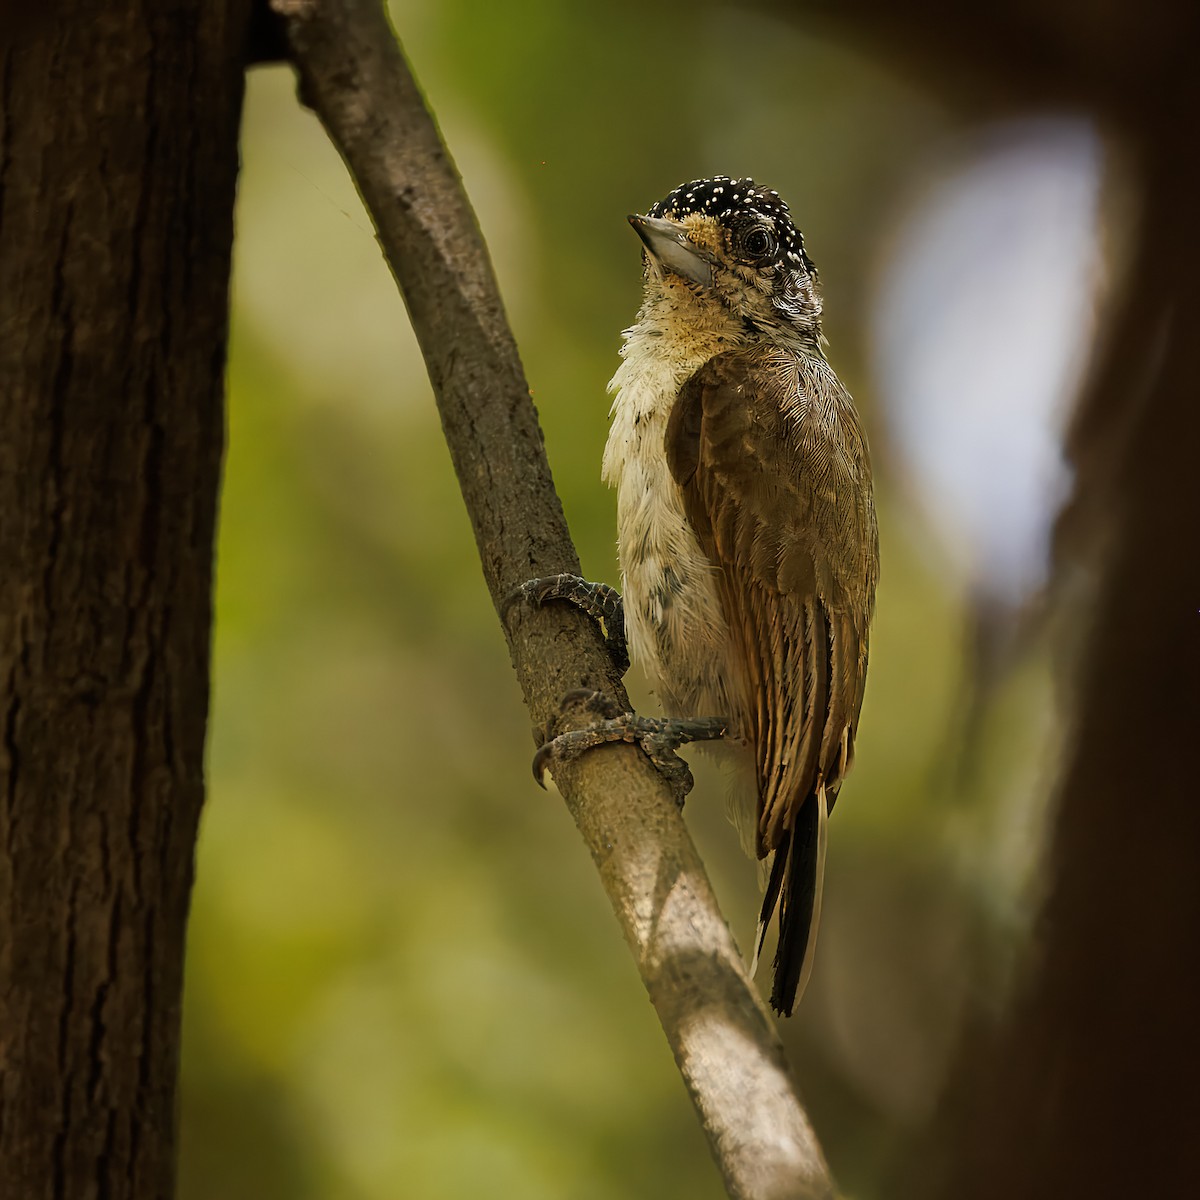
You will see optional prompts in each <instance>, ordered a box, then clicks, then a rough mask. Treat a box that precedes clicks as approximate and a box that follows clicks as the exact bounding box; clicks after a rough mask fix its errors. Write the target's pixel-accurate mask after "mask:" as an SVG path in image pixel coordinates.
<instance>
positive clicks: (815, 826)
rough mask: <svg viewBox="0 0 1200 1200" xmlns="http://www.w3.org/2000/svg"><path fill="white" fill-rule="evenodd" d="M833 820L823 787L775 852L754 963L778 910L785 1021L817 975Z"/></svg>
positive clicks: (778, 970) (779, 1007) (774, 1000)
mask: <svg viewBox="0 0 1200 1200" xmlns="http://www.w3.org/2000/svg"><path fill="white" fill-rule="evenodd" d="M828 820H829V808H828V805H827V802H826V798H825V789H824V788H823V787H822V788H819V789H818V790H817V792H816V794H815V795H812V796H809V797H808V799H807V800H806V801H805V802H804V803H803V804H802V805H801V806H800V811H799V812H798V813H797V814H796V823H795V825H794V826H793V828H792V829H791V831H790V832H789V833H788V834H786V835H785V836H784V838H783V839H782V840H781V841H780V844H779V845H778V846H777V847H776V849H775V857H774V859H773V860H772V863H771V875H770V878H769V879H768V880H767V890H766V894H765V895H764V896H763V906H762V911H761V913H760V915H759V918H758V942H757V946H756V948H755V952H754V959H755V963H757V961H758V955H759V953H760V952H761V951H762V945H763V939H764V937H765V936H766V932H767V925H768V924H770V921H771V917H772V915H773V914H774V913H775V911H776V908H777V907H778V911H779V943H778V946H777V948H776V950H775V978H774V981H773V983H772V986H771V1007H772V1008H773V1009H774V1010H775V1011H776V1012H777V1013H779V1015H780V1016H783V1017H790V1016H791V1015H792V1010H793V1009H794V1008H795V1007H796V1001H797V1000H798V999H799V998H800V997H801V996H802V995H803V994H804V988H805V985H806V984H807V983H808V977H809V975H810V974H811V973H812V961H813V952H814V950H815V949H816V944H817V925H818V924H819V923H820V919H821V885H822V883H823V882H824V878H825V837H826V829H827V822H828Z"/></svg>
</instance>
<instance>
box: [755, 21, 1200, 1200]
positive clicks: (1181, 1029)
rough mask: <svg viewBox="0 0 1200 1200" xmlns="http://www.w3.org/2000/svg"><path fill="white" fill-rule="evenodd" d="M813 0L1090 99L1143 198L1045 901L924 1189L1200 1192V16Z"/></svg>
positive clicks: (960, 1091)
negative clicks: (1199, 1162)
mask: <svg viewBox="0 0 1200 1200" xmlns="http://www.w3.org/2000/svg"><path fill="white" fill-rule="evenodd" d="M766 7H768V8H772V9H775V10H778V11H781V12H789V11H791V10H793V9H794V8H795V7H797V6H795V5H793V4H789V3H786V2H782V0H779V2H775V3H772V2H770V0H767V3H766ZM799 7H802V8H803V9H805V10H806V11H808V12H811V13H812V14H813V15H814V16H818V15H819V16H820V17H821V18H824V19H827V20H831V21H837V22H842V23H844V24H843V25H842V31H843V32H844V33H847V34H849V35H850V36H852V37H855V38H856V39H857V40H862V41H866V42H870V43H873V44H874V46H875V48H876V49H877V50H879V52H880V53H881V54H882V55H883V56H884V57H886V58H887V59H889V60H890V61H892V62H902V63H905V64H906V65H907V66H909V67H910V68H915V69H916V70H917V72H918V73H919V75H920V78H921V79H922V80H923V81H924V82H925V83H926V85H929V86H934V87H938V86H940V87H941V89H942V90H943V91H945V92H951V93H957V96H958V98H959V99H960V100H964V99H965V100H966V101H967V102H968V103H969V104H973V105H975V106H976V107H977V109H978V110H979V111H980V112H981V113H986V114H990V115H996V114H1005V113H1011V112H1028V111H1029V110H1030V109H1031V108H1037V107H1045V108H1059V109H1061V108H1067V109H1069V110H1073V111H1084V112H1090V113H1091V114H1093V115H1094V116H1095V118H1096V119H1097V120H1098V121H1099V122H1100V123H1101V125H1102V127H1103V128H1104V130H1105V132H1106V133H1108V134H1109V135H1110V138H1111V142H1110V145H1112V146H1113V147H1114V148H1115V149H1117V150H1118V151H1119V160H1120V161H1119V162H1118V167H1119V168H1127V169H1129V170H1130V173H1131V176H1132V178H1133V182H1134V183H1135V184H1136V188H1137V192H1138V195H1139V198H1140V210H1139V212H1138V213H1137V218H1138V224H1137V228H1136V229H1135V230H1134V231H1133V235H1132V246H1131V255H1130V261H1129V264H1128V270H1127V271H1125V272H1123V273H1121V274H1120V275H1119V276H1118V277H1117V278H1116V279H1115V280H1114V282H1115V283H1116V284H1117V291H1116V294H1115V296H1114V303H1113V311H1112V312H1111V314H1109V327H1110V330H1111V335H1110V337H1109V338H1108V340H1107V342H1106V344H1105V345H1103V346H1102V347H1101V349H1100V352H1099V354H1098V356H1097V361H1096V363H1095V364H1094V371H1093V378H1092V383H1091V386H1090V388H1089V389H1088V392H1087V394H1086V395H1085V397H1084V398H1083V401H1082V403H1081V405H1080V409H1079V413H1078V415H1077V418H1076V422H1075V428H1074V430H1073V434H1072V438H1071V444H1070V452H1071V457H1072V460H1073V462H1074V465H1075V467H1076V470H1077V476H1076V488H1075V496H1074V499H1073V502H1072V505H1071V508H1070V510H1069V512H1068V513H1067V514H1066V517H1065V519H1064V520H1063V522H1062V525H1061V528H1060V537H1059V547H1058V549H1059V563H1058V576H1059V582H1060V584H1064V585H1066V587H1065V590H1066V591H1068V592H1069V593H1070V596H1069V598H1068V599H1069V601H1070V602H1072V603H1073V604H1074V607H1073V608H1072V609H1071V610H1070V612H1069V616H1070V618H1071V619H1072V621H1073V622H1074V626H1075V627H1074V628H1069V629H1067V628H1064V629H1063V632H1064V634H1065V635H1066V636H1067V638H1068V639H1069V640H1071V641H1073V642H1075V643H1081V650H1080V652H1079V654H1078V655H1077V658H1076V661H1074V663H1073V665H1072V667H1071V669H1070V673H1069V674H1070V678H1069V681H1068V686H1067V688H1065V689H1064V694H1065V696H1066V699H1067V702H1068V703H1069V705H1070V706H1071V714H1070V715H1071V717H1072V718H1073V720H1072V733H1073V742H1072V744H1071V747H1070V750H1069V752H1068V755H1067V759H1066V767H1065V773H1064V778H1063V780H1062V784H1061V787H1060V791H1059V797H1058V806H1057V813H1056V821H1055V825H1054V829H1053V835H1052V841H1051V845H1050V847H1049V853H1048V855H1047V861H1046V867H1047V876H1046V881H1045V896H1044V900H1043V903H1042V907H1041V912H1040V914H1039V919H1038V922H1037V925H1036V928H1035V937H1034V941H1033V945H1032V947H1031V950H1030V954H1029V955H1028V958H1027V962H1026V969H1025V973H1024V976H1023V979H1022V980H1021V984H1020V986H1019V988H1018V990H1017V994H1016V996H1015V998H1014V1002H1013V1003H1012V1005H1011V1007H1010V1010H1009V1011H1008V1012H1007V1013H1006V1014H1005V1015H1004V1017H1003V1019H1002V1020H1001V1021H1000V1023H999V1026H998V1027H997V1028H996V1029H995V1030H994V1031H993V1033H992V1035H991V1036H990V1037H989V1038H988V1039H987V1041H988V1044H987V1045H986V1046H981V1045H979V1044H974V1045H972V1046H970V1047H968V1048H967V1049H966V1052H965V1053H964V1055H963V1057H962V1060H961V1062H960V1064H959V1068H958V1071H957V1078H956V1079H955V1081H954V1083H953V1086H952V1090H951V1094H952V1095H953V1096H954V1097H955V1103H952V1104H950V1105H948V1106H947V1110H948V1112H951V1113H952V1115H951V1116H949V1117H948V1119H947V1120H946V1121H945V1122H944V1123H943V1124H942V1125H941V1126H940V1128H938V1129H937V1130H936V1132H935V1135H934V1141H933V1143H932V1144H931V1146H930V1150H931V1153H930V1155H929V1156H928V1157H929V1160H930V1162H927V1163H926V1164H924V1166H925V1168H928V1167H929V1166H930V1163H931V1162H932V1160H938V1161H939V1162H940V1168H941V1173H942V1178H941V1179H940V1181H939V1182H938V1183H936V1184H933V1182H932V1180H931V1179H930V1177H929V1174H928V1171H927V1170H922V1171H921V1172H919V1174H920V1175H921V1176H922V1178H921V1180H920V1182H919V1184H918V1186H917V1187H916V1188H914V1189H913V1194H914V1195H918V1196H923V1197H928V1196H930V1195H935V1196H944V1197H946V1200H960V1198H962V1197H971V1200H1010V1198H1012V1197H1021V1198H1022V1200H1064V1198H1065V1197H1077V1196H1078V1197H1082V1196H1086V1197H1088V1198H1089V1200H1110V1198H1111V1200H1124V1198H1126V1197H1130V1196H1156V1197H1157V1196H1161V1197H1176V1196H1178V1197H1183V1196H1192V1195H1196V1194H1197V1193H1198V1191H1200V1185H1198V1184H1197V1178H1196V1177H1197V1170H1196V1166H1195V1163H1194V1161H1193V1160H1194V1152H1193V1144H1194V1139H1195V1131H1196V1127H1197V1122H1198V1121H1200V1090H1198V1088H1197V1078H1198V1077H1200V1019H1198V1018H1197V997H1198V996H1200V867H1198V866H1197V856H1198V853H1200V760H1198V755H1197V747H1198V746H1200V467H1198V465H1197V458H1198V454H1200V395H1198V391H1200V388H1198V383H1197V380H1198V378H1200V372H1198V367H1197V362H1198V355H1197V350H1196V330H1197V329H1200V289H1198V287H1197V283H1196V281H1197V279H1200V223H1198V222H1197V219H1196V197H1197V195H1200V161H1198V159H1197V154H1196V144H1197V132H1196V131H1197V129H1200V75H1198V74H1197V72H1196V68H1195V62H1194V58H1195V47H1196V45H1197V44H1198V43H1200V6H1197V5H1196V4H1195V2H1194V0H1144V2H1143V3H1141V4H1139V5H1137V6H1135V7H1130V6H1128V5H1122V4H1081V3H1079V2H1078V0H1043V2H1041V3H1038V4H1022V3H997V4H990V5H979V6H971V5H961V4H957V3H955V2H954V0H913V2H912V3H910V4H908V5H905V6H897V5H895V4H892V3H890V2H889V0H854V2H853V3H850V4H846V5H844V6H841V7H840V8H839V9H838V10H837V11H836V12H835V11H834V10H833V9H830V8H829V7H828V6H826V5H816V4H813V3H806V4H803V5H800V6H799ZM1017 351H1018V352H1019V347H1018V348H1017ZM1081 580H1083V581H1085V582H1084V583H1083V584H1082V586H1080V581H1081ZM1081 594H1082V595H1086V597H1087V598H1088V599H1089V600H1090V601H1091V603H1090V604H1089V605H1088V607H1087V609H1086V610H1085V612H1084V614H1083V616H1084V617H1085V618H1086V619H1084V620H1081V619H1080V618H1081V613H1080V608H1079V605H1078V601H1079V600H1080V598H1081ZM1076 648H1078V647H1076V646H1073V647H1072V649H1073V650H1074V649H1076Z"/></svg>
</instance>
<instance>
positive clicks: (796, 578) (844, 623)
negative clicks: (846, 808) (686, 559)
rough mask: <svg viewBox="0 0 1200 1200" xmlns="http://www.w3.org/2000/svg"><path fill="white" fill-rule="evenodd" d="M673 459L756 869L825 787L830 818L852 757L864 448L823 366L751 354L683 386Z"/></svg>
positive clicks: (859, 677) (866, 502)
mask: <svg viewBox="0 0 1200 1200" xmlns="http://www.w3.org/2000/svg"><path fill="white" fill-rule="evenodd" d="M666 450H667V457H668V462H669V463H670V467H671V472H672V475H673V476H674V478H675V480H676V482H677V483H678V484H679V486H680V488H681V490H682V493H683V499H684V506H685V509H686V512H687V515H688V519H689V520H690V521H691V523H692V526H693V527H694V528H695V530H696V533H697V536H698V537H699V540H700V544H701V546H702V547H703V548H704V550H705V553H706V554H707V555H708V557H709V558H710V559H711V560H712V562H713V563H714V565H715V566H717V567H718V568H719V577H718V578H719V583H718V587H719V590H720V595H721V601H722V605H723V608H724V612H725V616H726V619H727V621H728V622H729V626H730V630H731V634H732V637H733V639H734V645H735V649H736V651H737V660H738V661H737V662H736V663H733V664H730V671H731V672H736V673H737V675H738V676H739V678H735V679H732V680H730V683H731V685H732V686H731V688H730V690H731V693H732V694H734V695H740V696H741V698H742V699H741V704H742V711H740V712H737V713H734V714H731V715H732V716H733V718H734V720H735V721H736V722H737V724H738V725H739V731H740V732H742V733H743V734H744V735H745V736H747V737H749V739H750V741H751V744H752V746H753V749H754V752H755V759H756V764H757V771H758V792H759V810H758V853H759V857H763V856H765V855H766V854H767V853H769V852H770V851H772V850H774V849H776V848H777V847H779V846H780V845H781V844H783V845H786V843H787V838H788V836H789V834H790V830H791V829H792V827H793V824H794V822H795V819H796V814H797V812H798V810H799V808H800V806H801V805H802V804H803V803H804V802H805V800H806V799H807V798H808V797H809V796H811V795H814V794H816V792H817V791H818V789H819V788H820V787H822V786H824V788H825V791H826V795H827V797H828V798H829V801H830V803H832V800H833V798H834V797H835V796H836V793H837V788H838V786H839V785H840V783H841V780H842V777H843V776H844V774H845V772H846V769H847V767H848V766H849V761H850V757H851V754H852V752H853V746H854V733H855V727H856V726H857V723H858V714H859V709H860V708H861V707H862V699H863V687H864V684H865V680H866V667H867V630H868V625H869V623H870V618H871V611H872V608H873V605H874V594H875V580H876V577H877V575H878V562H879V548H878V535H877V532H876V525H875V509H874V503H873V500H872V495H871V476H870V464H869V459H868V453H867V446H866V441H865V439H864V437H863V434H862V430H861V427H860V425H859V422H858V417H857V414H856V413H855V411H854V408H853V405H852V402H851V400H850V396H849V395H848V393H847V392H846V390H845V389H844V388H843V387H842V385H841V383H840V382H839V381H838V379H837V376H836V375H834V373H833V371H832V370H831V369H830V368H829V367H828V365H827V364H826V363H825V362H824V361H823V360H822V359H818V358H815V357H814V358H809V357H807V356H802V355H796V354H793V353H791V352H788V351H782V350H762V349H757V350H749V351H747V350H737V351H730V352H728V353H726V354H722V355H719V356H717V357H716V358H714V359H712V360H711V361H710V362H708V363H706V364H705V366H703V367H702V368H701V369H700V370H699V371H698V372H697V373H696V374H695V375H694V376H692V378H691V379H689V380H688V382H687V383H686V384H685V385H684V386H683V388H682V390H681V391H680V395H679V399H678V400H677V402H676V405H675V408H674V410H673V412H672V414H671V419H670V422H669V424H668V428H667V438H666ZM739 685H740V686H739Z"/></svg>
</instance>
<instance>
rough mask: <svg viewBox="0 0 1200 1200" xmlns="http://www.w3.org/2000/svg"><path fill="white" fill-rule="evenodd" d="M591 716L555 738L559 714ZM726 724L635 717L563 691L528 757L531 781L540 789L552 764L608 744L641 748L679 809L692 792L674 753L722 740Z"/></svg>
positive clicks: (602, 698)
mask: <svg viewBox="0 0 1200 1200" xmlns="http://www.w3.org/2000/svg"><path fill="white" fill-rule="evenodd" d="M571 710H574V711H576V712H579V711H581V710H582V711H584V712H591V713H595V714H596V715H597V716H598V717H599V718H600V719H599V720H598V721H596V722H595V723H594V724H592V725H586V726H584V727H583V728H581V729H570V730H567V731H566V732H565V733H559V734H557V736H556V735H555V729H556V727H557V725H558V722H559V719H560V718H561V716H563V715H565V714H566V713H567V712H568V711H571ZM726 727H727V722H726V721H725V720H724V719H722V718H715V717H702V718H698V719H683V718H665V719H664V718H658V717H639V716H638V715H637V714H636V713H631V712H622V711H621V710H620V708H619V706H618V705H617V704H616V703H615V702H614V701H613V699H612V697H611V696H606V695H605V694H604V693H603V692H598V691H595V690H593V689H591V688H579V689H576V690H575V691H573V692H568V693H567V694H566V695H565V696H564V697H563V698H562V702H561V704H560V711H559V716H557V717H555V718H553V719H552V720H551V721H550V722H549V723H548V725H547V728H546V730H545V740H544V741H543V743H542V745H541V746H539V748H538V751H537V753H536V754H535V755H534V756H533V777H534V779H536V780H537V781H538V783H539V784H540V785H541V786H542V787H545V775H546V772H547V770H550V769H551V767H552V765H553V764H554V763H555V762H569V761H570V760H571V759H574V758H578V757H579V755H581V754H582V753H584V751H586V750H591V749H593V748H594V747H596V746H603V745H607V744H609V743H612V742H630V743H634V744H636V745H638V746H640V747H641V749H642V750H643V752H644V753H645V754H646V755H647V757H648V758H649V759H650V761H651V762H652V763H653V764H654V766H655V767H656V768H657V770H658V771H659V773H660V774H661V775H662V776H663V777H664V778H665V779H666V781H667V782H668V783H669V784H670V785H671V791H672V792H673V793H674V795H675V801H676V803H677V804H678V805H679V806H680V807H682V806H683V802H684V800H685V798H686V797H687V795H688V793H689V792H690V791H691V790H692V784H693V779H692V772H691V770H690V769H689V767H688V765H687V763H686V762H684V760H683V759H682V758H680V757H679V755H678V754H677V753H676V751H677V750H678V749H679V748H680V747H681V746H685V745H687V744H688V743H689V742H696V741H712V740H715V739H717V738H721V737H724V735H725V730H726Z"/></svg>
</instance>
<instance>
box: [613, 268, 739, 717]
mask: <svg viewBox="0 0 1200 1200" xmlns="http://www.w3.org/2000/svg"><path fill="white" fill-rule="evenodd" d="M693 310H694V311H693ZM737 340H738V333H737V330H736V329H734V328H731V327H730V325H727V324H724V323H722V324H720V325H717V324H714V321H713V318H712V316H711V315H710V314H709V313H707V312H704V311H703V310H701V309H700V306H699V305H696V304H694V303H693V302H692V300H691V297H690V295H689V294H688V293H687V292H686V291H685V290H683V289H682V288H678V287H671V288H663V289H657V288H655V289H652V294H651V295H650V296H648V298H647V302H646V304H645V305H644V307H643V309H642V311H641V313H640V314H639V319H638V323H637V324H636V325H635V326H634V327H633V328H632V329H629V330H626V332H625V345H624V347H623V348H622V351H621V355H622V359H623V361H622V363H621V366H620V367H619V368H618V370H617V373H616V374H615V375H614V376H613V379H612V382H611V383H610V384H609V391H611V392H614V393H615V394H616V398H615V400H614V401H613V406H612V427H611V429H610V431H609V436H608V444H607V446H606V447H605V450H604V468H603V475H604V479H605V481H606V482H607V483H609V484H611V485H612V486H614V487H615V488H616V489H617V549H618V554H619V558H620V562H621V578H622V592H623V593H624V598H625V628H626V634H627V636H628V639H629V646H630V650H631V653H632V656H633V659H634V661H635V662H637V663H639V664H640V665H641V667H642V668H643V670H645V672H646V674H647V676H648V677H649V679H650V681H651V683H652V685H653V686H654V687H655V688H656V690H657V692H658V695H659V699H660V701H661V702H662V704H663V707H664V709H665V710H666V711H667V712H668V713H669V714H671V715H678V716H720V715H723V714H724V713H725V712H726V711H727V709H728V701H727V699H726V695H725V683H726V680H725V675H726V672H725V670H724V663H725V661H726V655H727V642H728V633H727V629H726V625H725V619H724V617H723V615H722V613H721V608H720V602H719V600H718V598H717V591H716V587H715V584H714V579H713V574H714V568H713V566H712V564H711V563H710V562H709V561H708V558H707V556H706V555H705V553H704V551H703V550H702V549H701V548H700V544H699V542H698V541H697V540H696V535H695V533H693V532H692V528H691V525H690V524H689V523H688V520H687V517H686V516H685V515H684V511H683V500H682V497H681V495H680V492H679V488H678V486H677V485H676V483H675V481H674V479H673V478H672V477H671V472H670V468H669V467H668V466H667V459H666V451H665V446H664V441H665V437H666V430H667V421H668V419H669V418H670V415H671V409H672V407H673V406H674V404H675V399H676V397H677V396H678V394H679V389H680V388H681V387H682V385H683V384H684V382H685V381H686V380H687V379H688V378H689V377H690V376H691V375H693V374H694V373H695V372H696V371H697V370H698V369H699V368H700V367H701V366H702V365H703V364H704V363H706V362H707V361H708V360H709V359H710V358H712V357H713V355H715V354H719V353H721V352H722V351H723V350H728V349H731V348H732V346H734V345H735V344H736V343H737Z"/></svg>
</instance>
